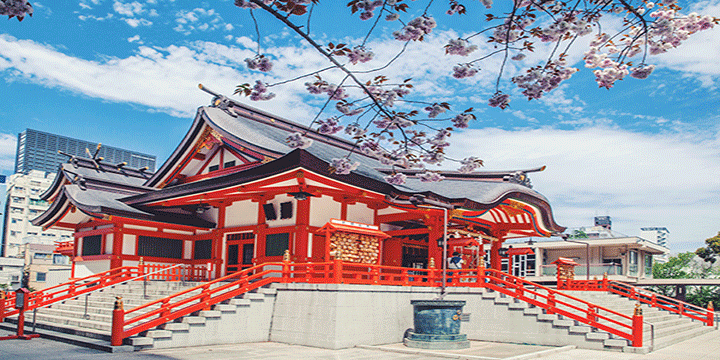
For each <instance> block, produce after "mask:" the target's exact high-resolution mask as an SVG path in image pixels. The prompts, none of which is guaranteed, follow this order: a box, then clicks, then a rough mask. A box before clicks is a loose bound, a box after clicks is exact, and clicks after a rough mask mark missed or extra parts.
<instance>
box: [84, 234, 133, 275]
mask: <svg viewBox="0 0 720 360" xmlns="http://www.w3.org/2000/svg"><path fill="white" fill-rule="evenodd" d="M111 234H113V246H112V255H111V257H110V269H117V268H119V267H122V266H123V261H122V249H123V232H122V225H120V224H113V232H112V233H111ZM105 236H107V234H106V235H105ZM73 264H74V262H73ZM73 276H74V274H73Z"/></svg>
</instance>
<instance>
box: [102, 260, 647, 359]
mask: <svg viewBox="0 0 720 360" xmlns="http://www.w3.org/2000/svg"><path fill="white" fill-rule="evenodd" d="M273 282H279V283H326V284H327V283H338V284H340V283H342V284H367V285H375V284H377V285H400V286H432V287H437V286H440V285H441V284H442V272H441V271H440V270H437V269H433V268H431V269H415V268H403V267H393V266H381V265H370V264H356V263H344V262H342V261H340V260H335V261H333V262H324V263H302V264H295V263H290V262H282V263H265V264H262V265H258V266H254V267H251V268H249V269H245V270H242V271H240V272H237V273H234V274H231V275H228V276H225V277H222V278H219V279H216V280H213V281H210V282H208V283H205V284H202V285H198V286H196V287H193V288H190V289H187V290H184V291H181V292H179V293H177V294H173V295H170V296H168V297H165V298H163V299H158V300H155V301H152V302H149V303H147V304H144V305H141V306H138V307H135V308H133V309H130V310H128V311H125V310H124V309H123V308H122V307H121V306H116V309H115V310H114V312H113V325H112V329H113V330H112V340H111V343H112V345H114V346H118V345H121V344H122V342H123V339H124V338H127V337H129V336H132V335H135V334H138V333H141V332H143V331H146V330H150V329H152V328H154V327H156V326H158V325H162V324H164V323H167V322H170V321H173V320H175V319H177V318H180V317H182V316H186V315H189V314H191V313H193V312H195V311H198V310H204V309H210V307H211V306H212V305H215V304H218V303H220V302H222V301H225V300H228V299H231V298H233V297H236V296H238V295H241V294H243V293H246V292H248V291H251V290H254V289H257V288H259V287H261V286H264V285H267V284H270V283H273ZM448 286H462V287H484V288H488V289H492V290H495V291H498V292H500V293H503V294H506V295H508V296H510V297H513V298H516V299H519V300H521V301H524V302H527V303H529V304H533V305H535V306H538V307H540V308H543V309H545V310H546V311H547V313H549V314H559V315H563V316H565V317H567V318H570V319H573V320H577V321H578V322H581V323H584V324H587V325H590V326H592V327H595V328H598V329H601V330H605V331H607V332H609V333H611V334H614V335H617V336H619V337H621V338H624V339H628V340H630V341H631V343H632V346H635V347H641V346H642V332H643V330H642V315H639V314H636V315H634V316H627V315H625V314H621V313H618V312H616V311H613V310H610V309H607V308H604V307H601V306H598V305H595V304H592V303H590V302H588V301H585V300H582V299H579V298H576V297H573V296H570V295H567V294H564V293H562V292H559V291H557V290H554V289H550V288H547V287H544V286H542V285H539V284H536V283H533V282H531V281H527V280H525V279H522V278H519V277H516V276H512V275H509V274H505V273H503V272H500V271H497V270H491V269H484V268H479V269H461V270H453V271H452V275H449V276H448ZM194 292H196V293H194ZM118 304H119V303H118ZM118 304H116V305H118ZM154 305H160V307H159V308H156V309H152V310H149V311H147V312H145V313H142V314H138V315H135V316H134V317H132V318H130V319H127V320H126V319H125V317H126V315H128V314H136V313H139V312H141V311H143V310H148V309H150V308H151V306H154ZM601 311H602V313H601ZM128 327H129V328H128ZM126 328H128V329H126Z"/></svg>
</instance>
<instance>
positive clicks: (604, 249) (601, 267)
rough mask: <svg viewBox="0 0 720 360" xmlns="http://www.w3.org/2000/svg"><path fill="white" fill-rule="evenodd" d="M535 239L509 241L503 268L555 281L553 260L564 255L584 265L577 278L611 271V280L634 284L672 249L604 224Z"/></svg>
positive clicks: (539, 278) (534, 277) (548, 281)
mask: <svg viewBox="0 0 720 360" xmlns="http://www.w3.org/2000/svg"><path fill="white" fill-rule="evenodd" d="M535 240H537V239H535ZM535 240H532V241H527V240H526V241H522V242H519V241H515V242H513V243H511V242H508V244H507V245H506V249H508V250H507V252H508V253H509V254H508V255H507V256H506V257H505V258H504V259H503V269H509V270H510V271H509V272H510V273H511V274H513V275H517V276H523V277H525V278H527V279H528V280H531V281H536V282H541V283H554V282H555V280H556V266H555V265H553V262H554V261H556V260H558V259H559V258H561V257H562V258H568V259H572V260H574V261H575V262H577V263H578V264H580V265H579V266H577V267H576V268H575V276H576V278H577V279H586V278H588V277H589V279H593V278H595V277H597V278H602V277H603V275H604V274H606V273H607V275H608V278H609V279H611V280H619V281H624V282H628V283H633V282H637V281H638V280H640V279H648V278H652V266H653V261H654V257H657V256H660V257H662V256H666V255H667V254H669V253H670V249H668V248H667V247H664V246H662V245H659V244H657V243H655V242H653V241H649V240H646V239H644V238H642V237H639V236H627V235H624V234H620V233H617V232H615V231H612V230H611V229H608V228H607V227H605V226H600V225H598V226H594V227H589V228H582V229H580V230H576V231H575V232H574V233H572V234H570V235H569V236H568V237H567V238H566V239H563V238H558V237H552V238H549V239H542V240H541V241H535ZM588 274H589V275H588Z"/></svg>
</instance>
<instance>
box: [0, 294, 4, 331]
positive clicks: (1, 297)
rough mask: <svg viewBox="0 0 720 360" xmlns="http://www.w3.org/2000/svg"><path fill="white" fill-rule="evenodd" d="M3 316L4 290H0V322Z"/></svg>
mask: <svg viewBox="0 0 720 360" xmlns="http://www.w3.org/2000/svg"><path fill="white" fill-rule="evenodd" d="M4 318H5V291H2V290H0V323H1V322H3V319H4Z"/></svg>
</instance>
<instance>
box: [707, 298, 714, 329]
mask: <svg viewBox="0 0 720 360" xmlns="http://www.w3.org/2000/svg"><path fill="white" fill-rule="evenodd" d="M707 311H708V312H707V318H708V319H707V326H713V324H714V322H715V308H714V307H713V303H712V301H711V302H709V303H708V307H707Z"/></svg>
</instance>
